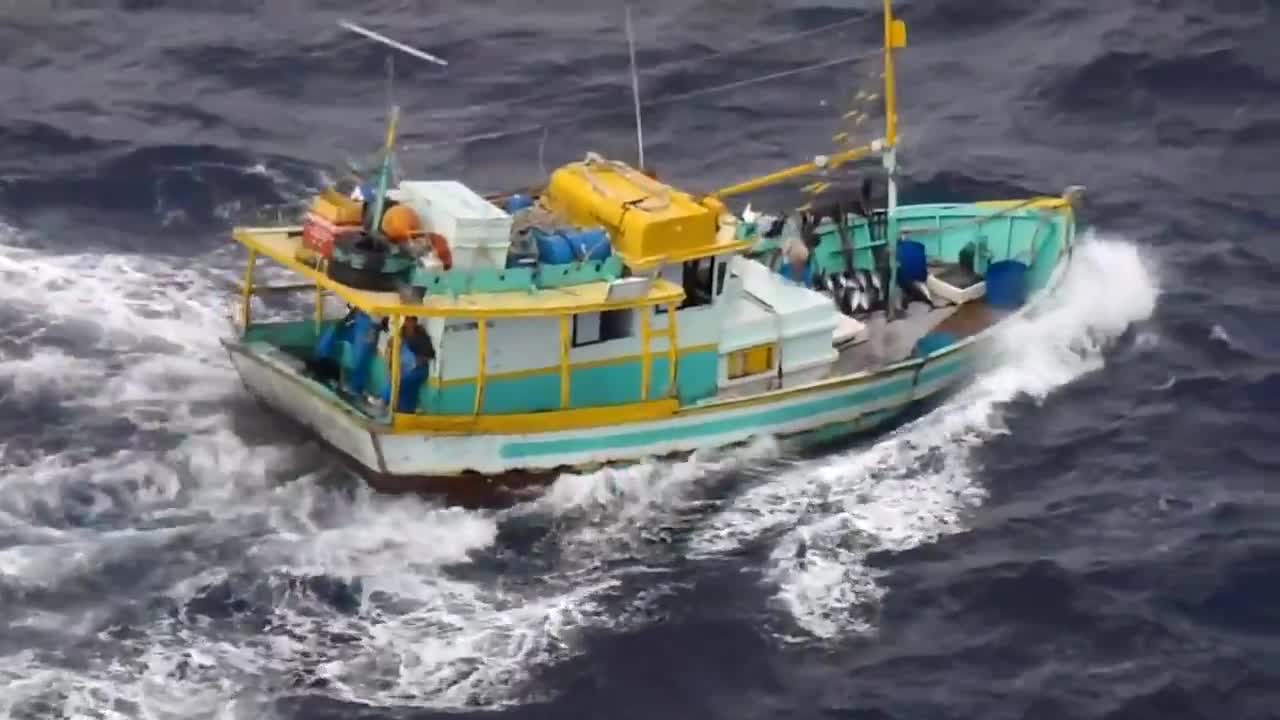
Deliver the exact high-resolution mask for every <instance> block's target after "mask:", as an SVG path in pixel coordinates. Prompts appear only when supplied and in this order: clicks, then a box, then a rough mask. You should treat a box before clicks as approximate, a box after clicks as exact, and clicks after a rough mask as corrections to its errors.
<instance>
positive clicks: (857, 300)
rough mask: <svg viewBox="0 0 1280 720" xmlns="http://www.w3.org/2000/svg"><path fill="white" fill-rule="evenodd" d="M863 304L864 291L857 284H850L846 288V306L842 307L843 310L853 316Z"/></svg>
mask: <svg viewBox="0 0 1280 720" xmlns="http://www.w3.org/2000/svg"><path fill="white" fill-rule="evenodd" d="M861 306H862V291H860V290H858V288H857V286H855V285H850V286H848V287H847V288H845V303H844V307H843V308H841V310H843V311H844V314H845V315H848V316H850V317H852V316H853V314H854V313H855V312H857V311H858V308H859V307H861Z"/></svg>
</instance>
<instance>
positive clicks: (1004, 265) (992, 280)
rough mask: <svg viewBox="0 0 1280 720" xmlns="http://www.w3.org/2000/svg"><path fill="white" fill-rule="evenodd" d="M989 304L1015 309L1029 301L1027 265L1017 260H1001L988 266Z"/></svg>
mask: <svg viewBox="0 0 1280 720" xmlns="http://www.w3.org/2000/svg"><path fill="white" fill-rule="evenodd" d="M986 283H987V304H988V305H991V306H992V307H997V308H1004V309H1008V310H1015V309H1017V308H1020V307H1022V304H1023V303H1024V302H1026V301H1027V265H1026V263H1023V262H1019V261H1017V260H1001V261H1000V262H994V263H991V266H990V267H988V268H987V277H986Z"/></svg>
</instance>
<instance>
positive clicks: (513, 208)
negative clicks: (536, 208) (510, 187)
mask: <svg viewBox="0 0 1280 720" xmlns="http://www.w3.org/2000/svg"><path fill="white" fill-rule="evenodd" d="M528 207H533V200H530V199H529V197H528V196H527V195H521V194H520V193H516V194H515V195H512V196H511V197H509V198H507V206H506V208H505V209H506V211H507V212H508V213H509V214H512V215H514V214H516V213H518V212H520V211H521V210H524V209H525V208H528Z"/></svg>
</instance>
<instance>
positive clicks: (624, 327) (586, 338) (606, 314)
mask: <svg viewBox="0 0 1280 720" xmlns="http://www.w3.org/2000/svg"><path fill="white" fill-rule="evenodd" d="M632 316H633V312H632V311H631V310H630V309H627V310H605V311H603V312H589V313H580V314H578V315H574V316H573V346H574V347H582V346H583V345H594V344H595V343H600V342H606V341H608V340H618V339H620V338H624V337H630V335H631V319H632Z"/></svg>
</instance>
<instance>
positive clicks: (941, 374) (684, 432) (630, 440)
mask: <svg viewBox="0 0 1280 720" xmlns="http://www.w3.org/2000/svg"><path fill="white" fill-rule="evenodd" d="M968 355H969V353H968V350H964V351H961V352H960V353H959V356H958V357H955V358H951V357H948V358H945V359H942V360H939V361H937V363H938V364H937V365H929V366H927V367H926V368H925V369H923V370H921V372H920V377H919V381H918V384H920V385H924V384H927V383H932V382H934V381H936V380H940V379H942V378H946V377H948V376H952V375H955V376H958V375H960V374H961V373H962V372H965V371H968V370H969V369H970V368H971V363H970V358H969V357H968ZM914 374H915V371H914V369H911V368H907V369H905V370H900V371H898V374H897V375H896V376H894V377H891V378H889V379H886V380H881V381H879V382H876V383H875V384H873V385H870V386H861V387H857V388H856V389H854V390H852V391H845V392H842V393H840V394H838V395H833V396H832V395H829V396H825V397H820V398H817V399H815V400H811V401H809V402H800V403H796V404H794V405H788V406H786V407H779V408H767V407H766V408H764V409H761V410H758V411H756V412H747V413H743V414H741V415H736V416H734V417H728V418H720V419H714V418H713V419H709V420H705V421H703V422H698V423H680V424H679V425H673V426H670V427H664V428H656V429H647V430H638V431H633V432H622V433H614V434H611V435H597V436H587V437H579V438H563V439H556V440H541V441H536V440H535V441H521V442H511V443H507V444H505V445H503V446H502V450H501V454H502V457H504V458H508V459H515V458H527V457H536V456H545V455H558V454H573V453H582V452H592V451H599V450H605V449H610V448H635V447H644V446H646V445H655V446H656V445H661V444H662V443H665V442H668V441H670V440H671V437H672V435H679V436H680V437H700V436H707V435H719V434H723V433H731V432H738V431H741V430H743V429H746V428H751V429H753V430H758V431H760V432H765V433H767V432H768V431H769V428H770V427H772V426H776V425H782V424H785V423H789V422H793V421H795V420H800V419H803V418H806V417H811V416H814V415H820V414H823V413H828V412H832V411H835V410H839V409H841V408H845V407H848V406H850V405H857V404H871V403H876V402H883V401H886V400H888V401H893V400H897V401H900V404H903V405H905V404H906V403H908V402H909V401H910V400H909V398H910V393H911V388H912V384H913V382H912V378H913V375H914ZM726 412H732V410H726Z"/></svg>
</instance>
